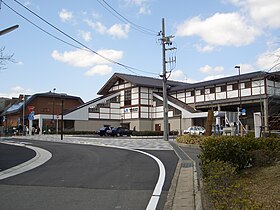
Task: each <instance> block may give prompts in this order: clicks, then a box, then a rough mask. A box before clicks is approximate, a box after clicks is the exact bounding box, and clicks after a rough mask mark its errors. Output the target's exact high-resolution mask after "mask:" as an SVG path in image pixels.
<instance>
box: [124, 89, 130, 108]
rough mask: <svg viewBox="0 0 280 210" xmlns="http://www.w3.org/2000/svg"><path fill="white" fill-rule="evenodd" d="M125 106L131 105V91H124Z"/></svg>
mask: <svg viewBox="0 0 280 210" xmlns="http://www.w3.org/2000/svg"><path fill="white" fill-rule="evenodd" d="M124 105H125V106H128V105H131V90H125V91H124Z"/></svg>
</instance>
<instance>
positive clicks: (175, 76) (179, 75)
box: [169, 70, 186, 81]
mask: <svg viewBox="0 0 280 210" xmlns="http://www.w3.org/2000/svg"><path fill="white" fill-rule="evenodd" d="M185 79H186V75H185V73H184V72H183V71H182V70H173V71H172V72H171V75H170V77H169V80H175V81H184V80H185Z"/></svg>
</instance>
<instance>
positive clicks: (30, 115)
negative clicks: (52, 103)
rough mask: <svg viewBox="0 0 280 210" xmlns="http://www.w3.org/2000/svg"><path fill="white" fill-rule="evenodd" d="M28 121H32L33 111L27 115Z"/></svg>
mask: <svg viewBox="0 0 280 210" xmlns="http://www.w3.org/2000/svg"><path fill="white" fill-rule="evenodd" d="M28 120H34V111H32V112H31V113H30V114H29V115H28Z"/></svg>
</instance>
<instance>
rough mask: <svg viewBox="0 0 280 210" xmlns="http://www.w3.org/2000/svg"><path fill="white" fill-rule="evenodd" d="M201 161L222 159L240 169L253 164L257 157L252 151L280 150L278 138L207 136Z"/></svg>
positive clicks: (202, 143)
mask: <svg viewBox="0 0 280 210" xmlns="http://www.w3.org/2000/svg"><path fill="white" fill-rule="evenodd" d="M200 147H201V152H202V153H201V155H200V158H201V161H202V164H204V163H205V162H206V161H212V160H221V161H225V162H229V163H231V164H232V165H234V166H235V167H237V169H238V170H240V169H243V168H245V167H246V166H248V165H251V164H253V160H254V159H256V157H255V156H254V155H256V153H253V152H252V151H256V150H263V151H267V152H268V153H270V152H275V154H277V151H280V139H278V138H258V139H255V138H250V137H236V136H220V137H211V136H210V137H207V138H205V139H204V140H203V141H202V142H201V145H200Z"/></svg>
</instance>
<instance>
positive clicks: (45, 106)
mask: <svg viewBox="0 0 280 210" xmlns="http://www.w3.org/2000/svg"><path fill="white" fill-rule="evenodd" d="M62 101H63V107H62ZM83 103H84V102H83V100H82V99H81V98H80V97H76V96H70V95H67V94H60V93H53V92H47V93H37V94H34V95H28V96H27V95H26V96H24V95H20V96H19V98H18V101H17V102H16V103H14V104H12V105H10V106H9V107H7V108H6V109H5V110H4V111H3V112H2V113H1V117H2V125H3V126H4V128H5V129H8V128H13V127H18V126H19V125H29V119H30V118H32V119H33V122H32V124H33V125H34V126H39V127H40V130H41V131H42V129H45V128H46V127H48V128H51V129H56V128H57V124H58V123H56V121H57V120H59V119H58V118H59V117H58V116H59V115H60V114H61V113H62V108H63V111H66V110H70V109H72V108H74V107H77V106H80V105H82V104H83ZM31 112H32V113H31ZM23 119H24V123H23Z"/></svg>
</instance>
